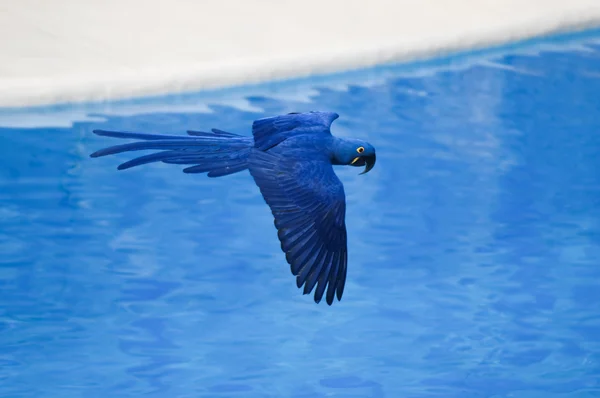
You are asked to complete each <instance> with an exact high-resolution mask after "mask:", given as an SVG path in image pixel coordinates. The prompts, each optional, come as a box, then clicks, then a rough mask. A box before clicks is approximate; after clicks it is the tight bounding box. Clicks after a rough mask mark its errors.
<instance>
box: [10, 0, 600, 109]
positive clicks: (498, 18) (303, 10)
mask: <svg viewBox="0 0 600 398" xmlns="http://www.w3.org/2000/svg"><path fill="white" fill-rule="evenodd" d="M596 26H600V1H599V0H569V1H564V0H544V1H542V0H370V1H364V0H329V1H327V0H303V1H300V2H298V1H290V0H278V1H267V0H262V1H260V0H245V1H240V0H237V1H234V0H219V1H216V0H202V1H191V0H187V1H186V0H172V1H159V0H145V1H142V0H104V1H102V2H98V1H91V0H56V1H52V2H49V1H43V0H37V1H36V0H20V1H8V0H1V2H0V37H1V39H0V107H22V106H35V105H47V104H56V103H65V102H81V101H103V100H110V99H123V98H130V97H138V96H144V95H159V94H167V93H177V92H188V91H196V90H202V89H209V88H219V87H226V86H232V85H238V84H247V83H258V82H264V81H268V80H273V79H282V78H294V77H302V76H307V75H311V74H315V73H328V72H336V71H342V70H347V69H351V68H360V67H367V66H372V65H375V64H381V63H385V62H393V61H407V60H413V59H418V58H423V57H429V56H433V55H437V54H440V53H447V52H451V51H456V50H464V49H470V48H479V47H485V46H489V45H498V44H504V43H507V42H510V41H514V40H518V39H525V38H531V37H535V36H539V35H544V34H549V33H557V32H564V31H570V30H578V29H585V28H591V27H596Z"/></svg>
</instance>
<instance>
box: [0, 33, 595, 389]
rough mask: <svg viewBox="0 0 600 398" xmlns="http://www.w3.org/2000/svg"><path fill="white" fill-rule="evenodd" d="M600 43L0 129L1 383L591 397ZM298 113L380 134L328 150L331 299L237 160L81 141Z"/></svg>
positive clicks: (238, 125)
mask: <svg viewBox="0 0 600 398" xmlns="http://www.w3.org/2000/svg"><path fill="white" fill-rule="evenodd" d="M599 39H600V36H599V35H596V36H593V35H592V36H589V37H584V38H582V39H581V43H579V46H578V47H577V48H576V49H575V50H574V49H573V48H572V45H567V44H564V43H563V44H561V43H560V42H557V44H556V46H557V47H556V48H555V50H554V51H551V52H550V51H545V52H541V53H539V52H537V51H536V49H537V47H536V46H535V45H534V46H533V47H532V48H530V51H529V52H527V53H523V52H521V53H519V51H517V49H512V50H506V52H504V53H502V54H499V55H497V56H495V59H494V61H493V62H494V63H493V64H490V63H489V62H488V63H486V62H483V61H482V62H474V63H472V64H471V65H470V66H466V67H462V68H445V64H444V62H446V61H444V60H441V61H440V60H438V61H435V62H437V69H435V71H434V72H427V71H426V66H423V65H420V66H419V65H416V66H413V67H408V68H407V67H406V66H402V67H400V66H399V67H398V68H404V69H403V70H405V71H406V74H404V75H403V74H402V73H400V74H399V75H398V76H396V77H388V78H385V79H383V80H382V81H381V82H380V83H377V84H370V85H361V83H362V82H363V80H366V79H367V77H368V79H370V80H372V78H373V77H374V74H375V75H376V71H375V72H374V71H373V70H371V71H364V72H361V73H358V74H356V75H354V77H353V78H352V79H354V82H352V81H351V82H350V83H351V84H350V85H349V86H348V87H347V90H340V89H337V88H331V87H329V88H327V87H326V84H322V83H321V82H317V81H315V83H314V86H313V87H312V89H313V92H314V94H313V95H312V97H311V100H310V102H307V101H304V102H301V101H298V102H294V101H293V100H281V99H277V96H276V95H273V96H266V95H249V96H247V101H248V103H249V104H250V105H251V106H252V107H251V108H249V109H244V108H240V107H236V106H225V105H220V106H214V107H213V110H214V112H213V113H176V112H175V113H174V112H170V113H151V114H130V115H126V116H114V115H112V116H106V117H104V118H103V117H102V115H96V116H94V118H92V119H91V121H90V120H88V121H83V122H75V123H74V124H73V125H72V127H54V128H44V127H40V128H10V127H6V128H0V144H1V145H0V289H1V290H0V396H1V397H7V398H8V397H10V398H12V397H46V398H50V397H61V398H70V397H86V398H88V397H89V398H93V397H99V398H100V397H101V398H105V397H134V396H136V397H137V396H148V397H272V398H281V397H294V398H301V397H302V398H308V397H348V398H354V397H390V398H400V397H402V398H424V397H444V398H454V397H456V398H470V397H474V398H475V397H477V398H478V397H490V398H491V397H494V398H498V397H513V398H515V397H516V398H532V397H536V398H537V397H542V398H554V397H577V398H584V397H586V398H587V397H600V158H599V157H598V155H599V153H600V46H598V45H597V44H593V43H598V40H599ZM593 40H595V41H593ZM411 68H412V69H411ZM409 72H410V73H409ZM375 77H376V76H375ZM269 87H270V90H271V92H272V93H274V94H277V93H279V94H284V93H285V91H286V90H288V89H289V85H288V86H286V85H285V84H283V83H282V84H276V83H273V84H271V85H270V86H269ZM257 92H258V88H257ZM217 95H218V93H217ZM223 95H225V94H223ZM169 98H170V97H169ZM169 98H165V99H163V101H171V100H172V98H171V99H169ZM308 110H329V111H335V112H338V113H339V114H340V119H338V120H337V121H336V122H335V123H334V125H333V132H334V134H337V135H340V136H353V137H357V138H362V139H366V140H368V141H370V142H371V143H372V144H373V145H375V146H376V148H377V151H378V161H377V165H376V167H375V169H373V171H371V173H369V174H367V175H363V176H359V175H358V171H359V170H356V169H354V168H338V169H337V172H338V175H339V176H340V178H341V179H342V181H343V182H344V184H345V187H346V193H347V203H348V210H347V226H348V234H349V251H350V260H349V271H348V281H347V285H346V290H345V294H344V298H343V299H342V301H341V302H336V303H334V305H333V306H332V307H328V306H327V305H324V303H321V304H319V305H317V304H315V303H314V302H313V301H312V297H311V296H303V295H302V294H301V291H300V290H298V289H297V288H296V286H295V281H294V278H293V277H292V275H291V273H290V270H289V266H288V265H287V264H286V262H285V258H284V256H283V254H282V253H281V251H280V248H279V243H278V241H277V238H276V231H275V228H274V226H273V221H272V217H271V214H270V211H269V209H268V207H267V206H266V205H265V204H264V202H263V199H262V197H261V196H260V193H259V191H258V188H257V187H256V186H255V185H254V182H253V181H252V178H251V177H250V176H249V175H248V174H247V173H241V174H239V175H233V176H230V177H225V178H221V179H209V178H206V177H205V176H199V175H185V174H183V173H182V172H180V169H181V168H180V167H177V166H173V165H164V164H153V165H148V166H145V167H140V168H136V169H132V170H128V171H123V172H118V171H117V170H116V166H117V165H118V164H119V163H120V162H122V161H124V160H126V159H129V156H127V155H124V156H118V157H107V158H101V159H90V158H89V157H88V155H89V154H90V153H91V152H93V151H95V150H97V149H99V148H101V147H104V146H107V145H110V144H113V143H115V140H111V139H107V138H102V137H97V136H94V135H92V134H91V130H92V129H94V128H106V129H126V130H138V131H151V132H159V133H162V132H164V133H182V132H184V131H185V129H188V128H190V129H208V128H211V127H218V128H221V129H224V130H229V131H232V132H235V133H241V134H249V126H250V123H251V122H252V120H254V119H257V118H260V117H264V116H269V115H275V114H280V113H287V112H290V111H308ZM48 112H50V114H51V111H48ZM50 116H51V115H50Z"/></svg>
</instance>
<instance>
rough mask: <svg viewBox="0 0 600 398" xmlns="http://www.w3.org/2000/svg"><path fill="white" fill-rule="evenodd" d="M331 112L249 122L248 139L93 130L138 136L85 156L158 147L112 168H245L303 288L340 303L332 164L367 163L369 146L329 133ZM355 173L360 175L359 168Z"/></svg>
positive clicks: (340, 197)
mask: <svg viewBox="0 0 600 398" xmlns="http://www.w3.org/2000/svg"><path fill="white" fill-rule="evenodd" d="M337 118H338V114H337V113H333V112H308V113H291V114H287V115H281V116H275V117H269V118H264V119H259V120H256V121H255V122H254V123H253V125H252V137H247V136H241V135H237V134H232V133H228V132H225V131H222V130H218V129H213V130H211V132H203V131H192V130H190V131H188V132H187V133H188V135H187V136H172V135H160V134H144V133H134V132H118V131H106V130H94V133H95V134H98V135H102V136H108V137H115V138H132V139H138V140H140V141H136V142H132V143H128V144H122V145H115V146H112V147H108V148H105V149H101V150H99V151H97V152H94V153H92V154H91V157H100V156H106V155H112V154H116V153H121V152H129V151H139V150H159V151H160V152H154V153H151V154H148V155H143V156H140V157H137V158H134V159H132V160H129V161H127V162H125V163H123V164H121V165H119V167H118V168H119V169H120V170H123V169H127V168H130V167H135V166H139V165H142V164H147V163H152V162H163V163H170V164H182V165H189V167H187V168H184V170H183V171H184V172H186V173H207V175H208V176H209V177H221V176H225V175H228V174H233V173H237V172H240V171H243V170H246V169H248V170H249V172H250V174H251V175H252V177H253V178H254V181H255V182H256V185H258V187H259V189H260V192H261V194H262V195H263V198H264V199H265V202H266V203H267V204H268V205H269V207H270V209H271V212H272V214H273V217H274V219H275V220H274V221H275V227H276V228H277V232H278V233H277V236H278V238H279V241H280V242H281V249H282V250H283V252H284V253H285V257H286V260H287V262H288V263H289V264H290V269H291V271H292V274H293V275H295V276H296V285H297V286H298V288H300V287H302V286H304V289H303V293H304V294H309V293H311V292H312V291H313V290H314V300H315V302H317V303H318V302H320V301H321V300H322V298H323V296H324V295H325V299H326V302H327V304H329V305H331V304H332V303H333V301H334V297H336V296H337V299H338V300H341V298H342V295H343V292H344V286H345V283H346V272H347V271H346V270H347V263H348V249H347V235H346V223H345V216H346V199H345V193H344V186H343V185H342V183H341V181H340V180H339V179H338V177H337V176H336V175H335V173H334V171H333V167H332V166H333V165H352V166H365V171H364V172H363V173H366V172H368V171H369V170H371V168H373V166H374V165H375V160H376V157H375V148H373V147H372V146H371V145H370V144H368V143H367V142H364V141H361V140H356V139H341V138H337V137H334V136H333V135H332V134H331V132H330V126H331V123H333V121H334V120H335V119H337ZM361 174H362V173H361Z"/></svg>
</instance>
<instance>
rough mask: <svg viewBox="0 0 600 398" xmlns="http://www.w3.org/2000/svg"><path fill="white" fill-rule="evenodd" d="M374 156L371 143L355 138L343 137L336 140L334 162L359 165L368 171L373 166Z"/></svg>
mask: <svg viewBox="0 0 600 398" xmlns="http://www.w3.org/2000/svg"><path fill="white" fill-rule="evenodd" d="M375 161H376V156H375V148H374V147H373V145H371V144H369V143H368V142H366V141H362V140H357V139H344V140H340V141H339V142H338V145H337V146H336V150H335V153H334V164H338V165H346V166H355V167H361V166H365V170H364V171H363V172H362V173H360V174H365V173H368V172H369V171H370V170H371V169H372V168H373V167H374V166H375Z"/></svg>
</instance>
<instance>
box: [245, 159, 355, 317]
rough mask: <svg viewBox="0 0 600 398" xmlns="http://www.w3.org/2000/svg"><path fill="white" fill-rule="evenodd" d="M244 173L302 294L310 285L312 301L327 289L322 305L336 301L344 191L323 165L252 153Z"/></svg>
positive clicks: (342, 268) (342, 267)
mask: <svg viewBox="0 0 600 398" xmlns="http://www.w3.org/2000/svg"><path fill="white" fill-rule="evenodd" d="M248 163H249V170H250V174H252V177H253V178H254V181H256V184H257V185H258V187H259V188H260V191H261V193H262V195H263V198H264V199H265V201H266V202H267V204H268V205H269V207H270V208H271V212H272V213H273V216H274V217H275V227H276V228H277V230H278V234H277V235H278V237H279V240H280V242H281V249H282V250H283V251H284V253H285V257H286V260H287V262H288V263H289V264H290V267H291V271H292V274H294V275H295V276H296V285H297V286H298V287H299V288H300V287H301V286H302V285H304V294H309V293H310V292H311V291H312V290H313V289H314V288H315V286H316V290H315V293H314V300H315V302H317V303H318V302H320V301H321V299H322V298H323V294H324V293H325V290H326V289H327V294H326V300H327V304H329V305H331V304H332V303H333V298H334V296H335V295H337V298H338V300H341V298H342V294H343V292H344V285H345V283H346V268H347V262H348V250H347V243H346V240H347V238H346V222H345V217H346V200H345V194H344V186H343V185H342V182H341V181H340V180H339V179H338V177H337V176H336V175H335V173H334V171H333V167H332V166H331V164H330V163H328V162H327V161H325V160H308V161H307V160H302V161H294V160H292V159H289V158H284V157H282V156H278V155H273V154H270V153H265V152H261V151H258V150H254V151H252V153H251V155H250V157H249V159H248Z"/></svg>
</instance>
